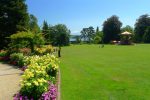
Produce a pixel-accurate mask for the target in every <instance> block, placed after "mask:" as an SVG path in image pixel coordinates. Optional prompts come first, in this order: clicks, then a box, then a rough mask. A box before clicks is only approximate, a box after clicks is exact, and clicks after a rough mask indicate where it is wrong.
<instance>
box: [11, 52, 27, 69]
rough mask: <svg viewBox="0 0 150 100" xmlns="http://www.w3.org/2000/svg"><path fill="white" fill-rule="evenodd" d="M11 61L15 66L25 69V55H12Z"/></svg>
mask: <svg viewBox="0 0 150 100" xmlns="http://www.w3.org/2000/svg"><path fill="white" fill-rule="evenodd" d="M10 61H11V62H12V63H13V64H14V62H15V64H16V65H17V66H19V67H23V66H24V65H25V64H26V62H25V58H24V55H23V53H12V54H11V55H10Z"/></svg>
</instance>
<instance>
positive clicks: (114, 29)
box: [103, 15, 122, 43]
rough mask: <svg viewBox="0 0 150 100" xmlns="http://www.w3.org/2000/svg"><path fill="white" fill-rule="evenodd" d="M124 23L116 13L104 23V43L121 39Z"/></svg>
mask: <svg viewBox="0 0 150 100" xmlns="http://www.w3.org/2000/svg"><path fill="white" fill-rule="evenodd" d="M121 26H122V23H121V22H120V21H119V17H118V16H116V15H113V16H111V17H110V18H108V19H107V20H106V21H104V23H103V33H104V38H103V39H104V43H109V42H110V41H112V40H119V39H120V37H119V34H120V33H121V29H120V28H121Z"/></svg>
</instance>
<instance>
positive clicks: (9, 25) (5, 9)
mask: <svg viewBox="0 0 150 100" xmlns="http://www.w3.org/2000/svg"><path fill="white" fill-rule="evenodd" d="M28 28H29V15H28V12H27V5H26V4H25V0H0V41H1V45H0V49H2V48H3V47H5V46H7V45H8V43H9V42H10V40H9V39H8V38H7V37H9V36H10V35H11V34H14V33H16V32H17V31H24V30H27V29H28Z"/></svg>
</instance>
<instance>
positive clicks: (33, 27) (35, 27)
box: [29, 14, 40, 33]
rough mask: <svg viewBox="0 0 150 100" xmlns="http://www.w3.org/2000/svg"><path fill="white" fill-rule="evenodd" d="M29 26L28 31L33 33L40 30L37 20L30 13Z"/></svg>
mask: <svg viewBox="0 0 150 100" xmlns="http://www.w3.org/2000/svg"><path fill="white" fill-rule="evenodd" d="M29 28H30V31H31V32H33V33H39V32H40V28H39V26H38V20H37V18H36V17H35V16H34V15H32V14H31V15H30V21H29Z"/></svg>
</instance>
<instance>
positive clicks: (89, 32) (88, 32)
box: [87, 26, 95, 43]
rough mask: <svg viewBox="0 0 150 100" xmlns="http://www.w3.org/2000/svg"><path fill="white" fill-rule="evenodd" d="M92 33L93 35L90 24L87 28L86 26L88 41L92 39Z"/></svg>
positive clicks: (93, 31)
mask: <svg viewBox="0 0 150 100" xmlns="http://www.w3.org/2000/svg"><path fill="white" fill-rule="evenodd" d="M94 35H95V30H94V28H93V27H92V26H90V27H89V28H87V38H88V40H89V43H91V40H93V39H94Z"/></svg>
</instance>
